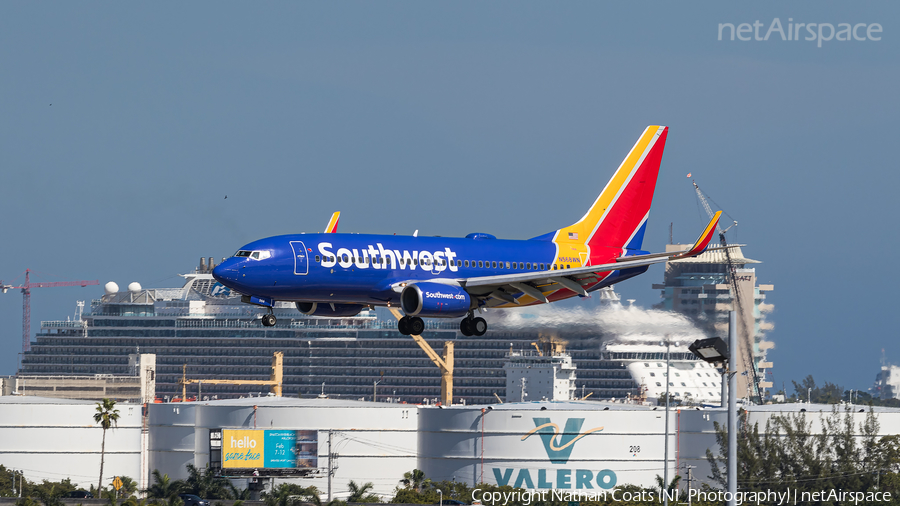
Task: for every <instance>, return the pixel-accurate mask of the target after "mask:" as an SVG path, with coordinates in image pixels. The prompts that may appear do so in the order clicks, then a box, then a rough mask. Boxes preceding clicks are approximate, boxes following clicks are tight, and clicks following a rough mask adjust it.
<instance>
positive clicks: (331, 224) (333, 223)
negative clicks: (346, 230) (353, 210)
mask: <svg viewBox="0 0 900 506" xmlns="http://www.w3.org/2000/svg"><path fill="white" fill-rule="evenodd" d="M340 219H341V212H340V211H335V213H334V214H332V215H331V219H330V220H328V225H326V226H325V233H326V234H333V233H335V232H337V226H338V221H340Z"/></svg>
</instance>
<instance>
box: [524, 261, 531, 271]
mask: <svg viewBox="0 0 900 506" xmlns="http://www.w3.org/2000/svg"><path fill="white" fill-rule="evenodd" d="M525 268H526V269H528V270H531V262H528V263H526V264H525Z"/></svg>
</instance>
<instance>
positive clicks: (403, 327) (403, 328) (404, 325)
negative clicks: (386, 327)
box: [397, 316, 409, 336]
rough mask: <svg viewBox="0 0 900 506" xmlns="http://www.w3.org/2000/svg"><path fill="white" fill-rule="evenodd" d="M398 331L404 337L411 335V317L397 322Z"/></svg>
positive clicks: (405, 317)
mask: <svg viewBox="0 0 900 506" xmlns="http://www.w3.org/2000/svg"><path fill="white" fill-rule="evenodd" d="M397 331H398V332H400V333H401V334H403V335H404V336H408V335H409V316H404V317H403V318H400V321H398V322H397Z"/></svg>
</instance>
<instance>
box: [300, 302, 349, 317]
mask: <svg viewBox="0 0 900 506" xmlns="http://www.w3.org/2000/svg"><path fill="white" fill-rule="evenodd" d="M331 306H332V304H330V303H328V302H297V311H300V312H301V313H303V314H305V315H309V316H331V317H339V316H356V315H358V314H359V312H360V311H362V309H363V307H365V306H362V305H360V304H334V309H331Z"/></svg>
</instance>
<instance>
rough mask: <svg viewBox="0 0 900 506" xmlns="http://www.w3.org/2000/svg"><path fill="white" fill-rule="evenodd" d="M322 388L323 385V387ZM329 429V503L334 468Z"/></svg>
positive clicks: (329, 500)
mask: <svg viewBox="0 0 900 506" xmlns="http://www.w3.org/2000/svg"><path fill="white" fill-rule="evenodd" d="M323 388H324V387H323ZM331 434H332V432H331V430H329V431H328V502H329V503H330V502H331V500H332V498H331V476H332V474H334V469H333V467H332V465H331V464H332V459H333V458H334V454H333V453H331Z"/></svg>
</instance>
